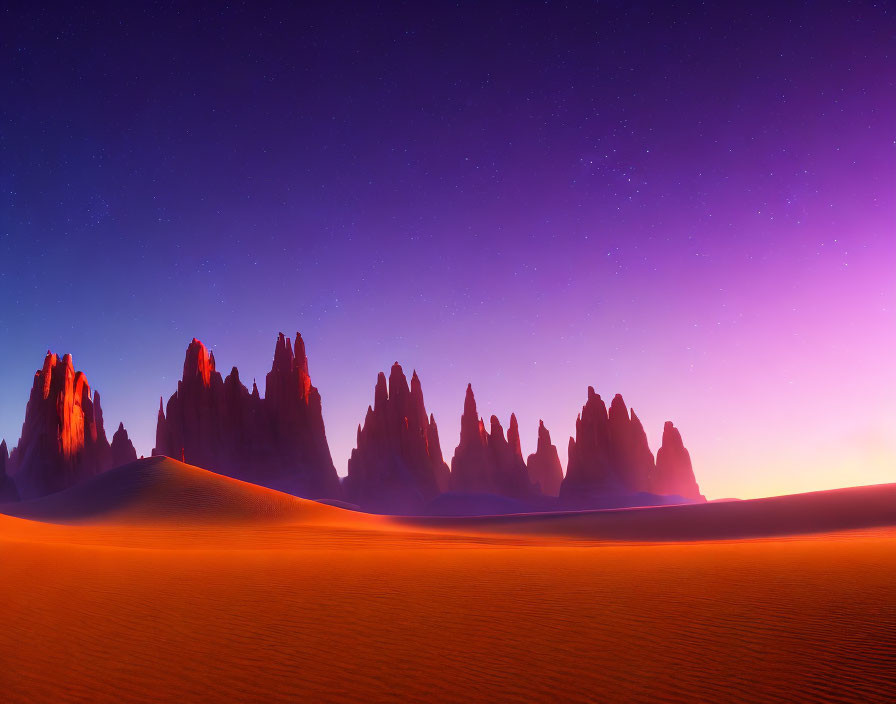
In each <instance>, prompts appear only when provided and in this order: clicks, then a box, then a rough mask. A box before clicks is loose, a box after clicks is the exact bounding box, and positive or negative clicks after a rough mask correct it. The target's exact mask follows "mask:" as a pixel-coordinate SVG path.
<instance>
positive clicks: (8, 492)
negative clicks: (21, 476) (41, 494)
mask: <svg viewBox="0 0 896 704" xmlns="http://www.w3.org/2000/svg"><path fill="white" fill-rule="evenodd" d="M8 464H9V450H8V449H7V447H6V440H3V441H2V442H0V504H5V503H8V502H10V501H18V500H19V492H18V490H17V489H16V485H15V482H14V481H13V480H12V477H10V476H9V475H8V474H7V473H6V468H7V465H8Z"/></svg>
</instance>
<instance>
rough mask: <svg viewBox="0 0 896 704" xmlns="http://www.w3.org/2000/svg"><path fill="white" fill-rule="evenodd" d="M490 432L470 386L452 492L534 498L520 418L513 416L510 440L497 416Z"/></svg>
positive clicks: (466, 399)
mask: <svg viewBox="0 0 896 704" xmlns="http://www.w3.org/2000/svg"><path fill="white" fill-rule="evenodd" d="M490 431H491V432H487V431H486V430H485V424H484V423H483V422H482V419H481V418H479V415H478V412H477V410H476V399H475V398H474V396H473V388H472V386H471V385H469V384H468V385H467V394H466V398H465V399H464V412H463V415H462V416H461V419H460V443H459V444H458V446H457V448H456V449H455V451H454V457H453V458H452V459H451V489H452V491H457V492H466V493H488V494H497V495H499V496H509V497H512V498H525V497H531V496H532V495H534V494H535V493H536V492H535V489H534V487H533V486H532V484H531V483H530V482H529V472H528V470H527V469H526V463H525V462H524V461H523V454H522V452H521V450H520V436H519V427H518V425H517V421H516V416H515V415H513V414H511V416H510V426H509V427H508V433H507V438H505V437H504V429H503V428H502V427H501V423H500V422H499V421H498V418H497V417H496V416H492V417H491V419H490Z"/></svg>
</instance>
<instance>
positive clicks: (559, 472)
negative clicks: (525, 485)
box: [526, 421, 563, 496]
mask: <svg viewBox="0 0 896 704" xmlns="http://www.w3.org/2000/svg"><path fill="white" fill-rule="evenodd" d="M526 469H528V470H529V481H531V482H532V484H534V485H537V486H538V488H539V489H540V490H541V493H542V494H544V495H545V496H557V495H558V494H559V493H560V483H561V482H562V481H563V467H562V466H561V464H560V455H559V454H558V452H557V447H556V446H555V445H554V444H553V443H552V442H551V434H550V433H549V432H548V429H547V428H545V427H544V422H543V421H538V445H537V447H536V449H535V452H534V453H532V454H531V455H529V457H528V458H527V459H526Z"/></svg>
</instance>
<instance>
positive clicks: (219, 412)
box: [153, 333, 341, 498]
mask: <svg viewBox="0 0 896 704" xmlns="http://www.w3.org/2000/svg"><path fill="white" fill-rule="evenodd" d="M153 454H164V455H169V456H171V457H175V458H181V457H183V458H184V460H185V461H186V462H189V463H190V464H195V465H198V466H200V467H204V468H206V469H210V470H212V471H215V472H219V473H221V474H227V475H230V476H233V477H236V478H238V479H243V480H246V481H250V482H254V483H256V484H262V485H264V486H269V487H272V488H274V489H279V490H281V491H287V492H290V493H294V494H297V495H300V496H306V497H310V498H338V497H339V496H340V495H341V487H340V484H339V478H338V476H337V475H336V469H335V467H334V466H333V460H332V458H331V456H330V449H329V446H328V444H327V438H326V431H325V430H324V423H323V414H322V409H321V401H320V394H319V393H318V391H317V389H316V388H314V386H312V384H311V379H310V377H309V376H308V358H307V356H306V353H305V343H304V341H303V340H302V338H301V335H298V334H296V343H295V345H293V344H292V342H291V341H290V339H289V338H288V337H286V336H285V335H284V334H283V333H280V334H279V335H278V336H277V341H276V343H275V345H274V357H273V362H272V364H271V371H270V372H269V373H268V374H267V375H266V377H265V395H264V398H262V397H261V396H260V394H259V392H258V386H257V384H255V383H254V382H253V385H252V392H251V393H250V392H249V390H248V389H247V388H246V387H245V386H244V385H243V383H242V381H241V380H240V376H239V370H238V369H237V368H236V367H233V368H232V369H231V372H230V374H228V375H227V378H226V379H222V378H221V375H220V374H219V373H218V372H217V371H216V366H215V361H214V355H213V354H207V353H206V349H205V345H203V344H202V343H201V342H200V341H199V340H196V339H195V338H194V339H193V341H192V342H191V343H190V345H189V346H188V347H187V353H186V359H185V362H184V378H183V380H182V381H180V382H178V390H177V393H175V394H174V395H173V396H171V398H170V399H169V400H168V405H167V408H166V409H165V412H163V411H161V410H160V412H159V416H158V425H157V427H156V447H155V448H154V450H153Z"/></svg>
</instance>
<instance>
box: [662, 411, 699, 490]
mask: <svg viewBox="0 0 896 704" xmlns="http://www.w3.org/2000/svg"><path fill="white" fill-rule="evenodd" d="M652 491H653V493H655V494H674V495H676V496H681V497H683V498H685V499H691V500H692V501H704V500H705V498H704V497H703V495H702V494H701V493H700V487H699V486H697V480H696V478H695V477H694V469H693V467H692V466H691V455H690V453H689V452H688V451H687V449H686V448H685V446H684V443H683V442H682V440H681V433H679V432H678V428H676V427H675V426H674V425H673V424H672V421H666V424H665V425H664V426H663V444H662V446H661V447H660V449H659V450H657V453H656V472H655V473H654V479H653V482H652Z"/></svg>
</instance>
